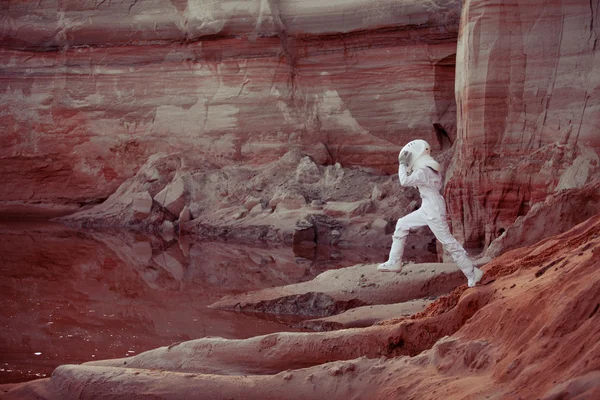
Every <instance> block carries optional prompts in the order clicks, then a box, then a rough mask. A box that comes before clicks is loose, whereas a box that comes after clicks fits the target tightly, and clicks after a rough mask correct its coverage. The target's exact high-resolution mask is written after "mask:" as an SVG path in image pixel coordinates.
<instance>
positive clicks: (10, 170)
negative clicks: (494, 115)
mask: <svg viewBox="0 0 600 400" xmlns="http://www.w3.org/2000/svg"><path fill="white" fill-rule="evenodd" d="M460 7H461V5H460V1H445V0H435V1H434V0H431V1H417V0H404V1H393V0H384V1H377V2H375V3H374V2H372V1H370V0H352V1H334V2H319V1H306V0H303V1H299V0H248V1H217V2H205V1H181V0H171V1H169V0H152V1H143V2H138V1H135V0H130V1H123V2H110V1H109V2H105V1H78V2H73V1H67V2H64V1H56V0H42V1H38V0H36V1H20V2H4V3H3V4H2V5H0V9H1V10H2V13H1V14H2V17H0V44H1V47H0V70H1V71H2V73H1V74H0V125H1V126H2V129H1V130H0V135H1V138H0V186H2V187H3V190H2V192H1V193H0V205H1V206H2V207H0V208H1V209H2V210H3V212H4V214H6V213H31V212H32V210H33V208H32V207H33V206H38V207H41V208H42V209H44V207H45V211H42V214H44V212H45V213H46V214H47V213H49V212H50V211H48V210H50V207H51V206H52V207H55V208H54V209H53V210H52V212H54V213H57V214H58V213H65V212H68V211H74V210H77V209H78V208H79V207H80V206H85V205H88V204H94V203H98V202H101V201H103V200H104V199H106V198H107V197H108V196H109V195H110V194H111V193H113V192H114V191H115V190H116V189H117V188H118V187H119V185H120V184H121V183H123V182H124V181H125V180H126V179H128V178H130V177H132V176H133V175H134V174H135V173H136V171H137V170H138V168H139V167H140V166H141V165H142V164H144V162H146V160H148V158H149V157H151V156H152V155H154V154H156V153H157V152H166V153H175V152H182V151H185V152H187V154H188V155H189V157H192V158H195V159H200V160H206V161H207V162H209V163H211V165H213V166H215V167H216V168H219V167H222V166H226V165H231V164H233V163H238V162H239V163H243V164H244V165H257V166H260V165H263V164H266V163H269V162H273V161H274V160H277V159H279V157H281V156H282V155H283V154H284V153H286V152H287V151H289V150H290V149H300V150H302V151H304V152H306V153H308V154H309V155H311V156H312V157H313V159H314V160H315V161H316V162H317V163H318V164H321V165H327V164H335V163H336V162H339V163H340V164H341V165H342V166H343V167H352V166H362V167H368V168H374V169H376V170H378V171H385V172H388V173H393V172H395V169H396V163H397V161H396V157H397V151H398V150H399V149H400V147H401V146H402V145H403V144H405V143H406V142H407V141H408V140H411V139H414V138H415V137H423V138H425V139H427V140H429V141H430V142H431V143H434V144H435V145H436V146H435V147H436V150H437V149H440V147H441V146H442V145H444V140H446V142H445V143H448V140H447V139H446V138H444V137H443V136H444V135H441V136H439V135H436V133H435V130H434V128H433V124H434V123H439V124H441V126H443V128H444V129H445V131H446V133H447V134H448V135H449V136H450V139H452V138H453V136H454V135H455V133H456V106H455V101H454V72H455V69H454V64H455V52H456V37H457V34H458V22H459V16H460ZM438 138H439V141H438ZM446 147H447V146H446ZM23 205H26V206H28V207H29V208H28V209H24V208H22V206H23ZM61 207H62V208H61Z"/></svg>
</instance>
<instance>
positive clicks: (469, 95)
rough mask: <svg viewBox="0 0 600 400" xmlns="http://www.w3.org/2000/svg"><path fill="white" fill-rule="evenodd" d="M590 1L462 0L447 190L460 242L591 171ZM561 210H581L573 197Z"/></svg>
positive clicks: (595, 149)
mask: <svg viewBox="0 0 600 400" xmlns="http://www.w3.org/2000/svg"><path fill="white" fill-rule="evenodd" d="M598 7H599V2H598V1H590V2H587V1H586V2H583V1H574V0H563V1H556V0H510V1H499V0H498V1H496V0H492V1H490V0H484V1H482V0H467V1H465V2H464V5H463V10H462V19H461V28H460V33H459V39H458V49H457V59H456V72H457V73H456V98H457V108H458V115H457V121H458V122H457V125H458V134H457V140H456V142H455V153H454V158H453V162H452V166H451V169H450V171H449V174H448V176H447V179H448V182H447V187H446V198H447V201H448V209H449V213H450V215H451V220H452V225H453V231H454V233H455V234H456V235H457V236H458V237H460V239H461V240H463V241H464V242H465V243H467V244H468V245H469V247H485V246H487V245H489V244H490V242H491V241H492V240H494V239H495V238H496V237H498V236H500V235H502V233H503V232H504V231H505V230H506V229H507V228H508V227H509V226H510V225H511V224H512V223H513V222H514V221H515V219H516V218H517V217H519V216H524V215H526V214H527V213H528V211H529V209H530V208H531V207H532V206H533V204H535V203H538V202H541V201H544V199H545V198H546V197H547V196H548V195H554V194H557V193H558V192H560V191H562V190H565V189H578V188H582V187H584V186H585V185H586V184H589V183H590V182H593V181H597V180H598V167H599V158H598V154H599V153H600V132H599V131H598V127H599V126H600V114H599V113H598V111H599V109H600V91H599V88H600V49H599V48H598V46H597V44H598V37H599V34H600V27H599V25H600V24H599V21H598ZM584 203H585V201H584ZM577 204H580V203H577ZM538 211H539V210H538ZM564 212H566V213H567V214H569V213H572V214H574V215H577V214H581V216H580V218H578V221H576V222H581V221H583V220H584V219H585V218H587V217H588V216H589V213H588V212H587V211H586V212H583V210H582V209H581V208H580V207H577V208H570V209H569V208H568V207H567V208H566V209H565V211H564ZM596 212H598V211H597V208H596ZM569 218H570V216H569ZM540 222H541V223H542V224H552V223H553V222H554V223H558V221H553V220H552V218H549V219H547V220H545V221H540ZM541 237H543V234H542V236H541ZM539 238H540V237H538V240H539Z"/></svg>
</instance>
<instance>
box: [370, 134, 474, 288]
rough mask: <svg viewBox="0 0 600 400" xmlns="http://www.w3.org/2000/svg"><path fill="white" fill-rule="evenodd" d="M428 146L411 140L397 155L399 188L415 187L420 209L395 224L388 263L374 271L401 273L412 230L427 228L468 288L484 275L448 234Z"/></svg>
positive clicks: (437, 176)
mask: <svg viewBox="0 0 600 400" xmlns="http://www.w3.org/2000/svg"><path fill="white" fill-rule="evenodd" d="M430 152H431V149H430V147H429V144H428V143H427V142H426V141H424V140H413V141H412V142H410V143H408V144H407V145H406V146H404V148H403V149H402V150H401V151H400V155H399V157H398V160H399V162H400V167H399V171H398V178H399V179H400V184H401V185H402V186H416V187H417V188H418V189H419V193H420V194H421V199H422V203H421V207H420V208H419V209H418V210H416V211H413V212H412V213H410V214H408V215H406V216H404V217H402V218H400V219H399V220H398V222H397V223H396V230H395V231H394V235H393V242H392V248H391V250H390V255H389V258H388V260H387V261H386V262H385V263H383V264H381V265H379V267H377V269H378V270H380V271H394V272H399V271H401V270H402V265H403V263H402V253H403V252H404V243H405V242H406V236H408V233H409V232H410V229H411V228H419V227H422V226H425V225H427V226H429V228H430V229H431V230H432V232H433V234H434V235H435V237H436V238H437V239H438V240H439V241H440V242H441V243H442V245H443V246H444V249H445V250H446V251H448V253H450V256H451V257H452V259H453V260H454V262H455V263H456V264H457V265H458V267H459V268H460V269H461V270H462V272H463V273H464V274H465V276H466V277H467V279H468V285H469V287H473V286H475V285H476V284H477V282H479V281H480V280H481V277H482V276H483V271H482V270H480V269H479V268H475V267H474V266H473V263H472V262H471V260H470V259H469V257H468V256H467V252H466V251H465V249H464V248H463V247H462V246H461V245H460V243H458V241H457V240H456V239H455V238H454V237H453V236H452V234H451V233H450V229H449V228H448V223H447V222H446V203H445V201H444V198H443V197H442V195H441V194H440V189H441V188H442V178H441V176H440V174H439V171H440V165H439V164H438V163H437V162H436V161H435V160H434V159H433V158H432V157H431V155H430Z"/></svg>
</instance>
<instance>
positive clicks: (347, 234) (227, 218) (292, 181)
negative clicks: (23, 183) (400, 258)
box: [61, 150, 450, 262]
mask: <svg viewBox="0 0 600 400" xmlns="http://www.w3.org/2000/svg"><path fill="white" fill-rule="evenodd" d="M449 155H450V153H449V152H444V153H441V157H440V160H442V162H443V163H445V164H447V162H448V160H449ZM307 168H308V169H310V171H312V172H311V175H310V176H311V177H312V178H311V179H307V178H306V177H304V176H303V175H302V174H298V171H305V170H306V169H307ZM299 177H301V179H298V178H299ZM313 178H318V179H317V180H315V179H313ZM374 190H376V192H377V196H375V197H373V191H374ZM417 199H418V192H417V190H416V189H414V188H403V187H401V186H400V185H399V183H398V180H397V175H394V176H386V175H374V174H372V173H370V172H369V171H365V170H364V169H358V168H343V167H342V166H341V165H340V164H339V163H336V164H335V165H328V166H321V165H316V164H315V163H314V162H313V161H312V159H311V158H309V157H307V156H306V155H305V153H303V152H301V151H298V150H292V151H290V152H287V153H286V154H284V155H283V156H282V157H281V158H279V159H278V160H276V161H274V162H272V163H268V164H265V165H262V166H258V167H253V166H241V165H232V166H225V167H219V166H217V165H214V164H210V163H207V162H204V161H199V160H194V158H193V156H192V155H190V154H189V153H172V154H162V153H159V154H156V155H154V156H153V157H151V158H150V159H148V161H147V162H146V163H145V164H144V165H143V166H142V167H141V168H140V169H139V170H138V171H137V173H136V174H135V176H134V177H132V178H130V179H127V180H126V181H125V182H123V184H122V185H121V186H120V187H119V188H118V189H117V190H116V191H115V193H113V194H112V195H111V196H110V197H109V198H108V199H107V200H106V201H104V202H103V203H102V204H99V205H97V206H93V207H88V208H86V209H85V210H82V211H79V212H77V213H74V214H72V215H69V216H66V217H63V218H61V220H62V221H63V222H65V223H68V224H70V225H77V226H80V227H85V228H90V227H91V228H107V227H117V226H119V227H128V228H131V229H136V230H145V231H151V232H156V233H158V232H161V231H162V230H164V229H163V228H164V224H165V222H166V223H167V225H169V224H171V223H173V226H174V227H175V228H176V230H177V231H178V232H180V233H182V234H186V235H192V236H195V237H196V236H201V237H207V236H209V237H220V238H230V239H237V240H244V241H252V242H256V241H267V242H279V243H285V244H290V245H294V248H295V251H296V252H297V253H298V254H302V253H304V252H306V251H309V252H310V251H311V250H310V249H311V248H314V247H315V246H316V245H336V246H339V247H351V246H357V245H358V246H362V247H366V246H369V247H386V246H387V247H389V245H390V243H391V238H390V234H391V232H392V231H393V225H394V223H395V221H396V219H398V218H399V217H401V216H402V215H403V214H406V213H408V212H410V211H412V210H413V209H415V208H416V207H417V204H418V203H417ZM148 207H149V208H150V212H149V214H148V215H146V216H145V217H143V216H144V213H146V212H147V211H148ZM184 210H187V211H186V212H185V213H184V212H183V211H184ZM142 217H143V218H142ZM182 217H183V219H182ZM170 226H171V225H169V230H171V228H170ZM434 243H435V238H434V237H433V234H432V233H431V232H430V231H429V230H428V229H422V230H419V231H418V232H416V233H415V235H413V236H411V238H410V239H409V242H408V245H407V251H406V258H407V260H412V261H416V262H431V261H437V258H438V256H437V250H436V247H435V244H434ZM297 247H298V248H297ZM307 248H308V249H309V250H307ZM382 261H383V260H382Z"/></svg>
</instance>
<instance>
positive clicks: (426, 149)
mask: <svg viewBox="0 0 600 400" xmlns="http://www.w3.org/2000/svg"><path fill="white" fill-rule="evenodd" d="M405 151H408V152H410V153H411V157H410V162H409V164H408V171H409V172H410V171H414V170H417V169H420V168H424V167H430V168H432V169H434V170H436V171H438V172H439V171H440V164H439V163H438V162H437V161H435V160H434V159H433V157H431V146H429V143H427V142H426V141H424V140H423V139H417V140H413V141H412V142H408V143H407V144H406V146H404V147H403V148H402V150H400V154H402V153H403V152H405Z"/></svg>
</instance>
